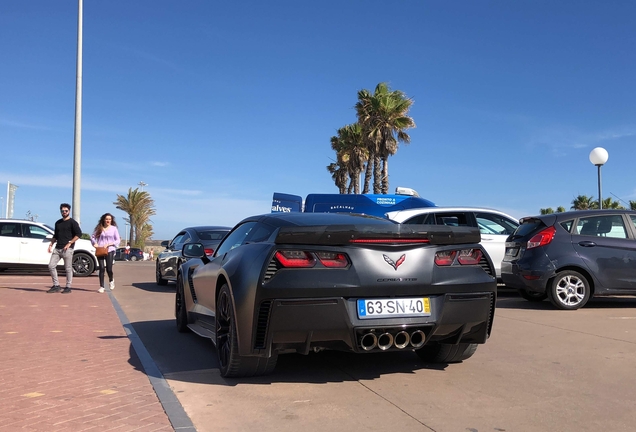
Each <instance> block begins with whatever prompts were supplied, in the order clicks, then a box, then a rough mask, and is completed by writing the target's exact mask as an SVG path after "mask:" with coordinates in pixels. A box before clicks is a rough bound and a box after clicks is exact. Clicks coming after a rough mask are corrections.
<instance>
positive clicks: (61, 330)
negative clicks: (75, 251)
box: [0, 274, 174, 432]
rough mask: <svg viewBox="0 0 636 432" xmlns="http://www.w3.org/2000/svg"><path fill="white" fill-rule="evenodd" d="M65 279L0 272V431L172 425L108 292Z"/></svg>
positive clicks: (86, 281)
mask: <svg viewBox="0 0 636 432" xmlns="http://www.w3.org/2000/svg"><path fill="white" fill-rule="evenodd" d="M60 282H61V285H63V282H64V276H63V275H62V280H61V281H60ZM73 285H74V286H73V292H72V293H71V294H60V293H55V294H46V290H47V289H48V288H49V287H50V286H51V279H50V277H48V276H32V275H7V274H5V275H2V274H0V430H2V431H46V432H52V431H68V432H81V431H95V432H98V431H99V432H101V431H115V430H116V431H121V432H128V431H144V432H146V431H173V430H174V429H173V428H172V426H171V424H170V421H169V420H168V417H167V415H166V413H165V412H164V410H163V407H162V405H161V403H160V402H159V400H158V399H157V395H156V394H155V392H154V389H153V387H152V385H151V383H150V381H149V380H148V377H147V376H146V374H145V373H144V372H143V370H142V368H141V364H140V362H139V360H138V358H137V356H136V355H135V353H134V350H133V349H132V346H131V344H130V342H129V339H128V337H127V336H126V332H125V331H124V328H123V327H122V325H121V322H120V321H119V318H118V316H117V313H116V312H115V310H114V308H113V306H112V304H111V301H110V299H109V297H108V294H99V293H97V288H98V280H97V278H96V277H89V278H75V279H74V280H73Z"/></svg>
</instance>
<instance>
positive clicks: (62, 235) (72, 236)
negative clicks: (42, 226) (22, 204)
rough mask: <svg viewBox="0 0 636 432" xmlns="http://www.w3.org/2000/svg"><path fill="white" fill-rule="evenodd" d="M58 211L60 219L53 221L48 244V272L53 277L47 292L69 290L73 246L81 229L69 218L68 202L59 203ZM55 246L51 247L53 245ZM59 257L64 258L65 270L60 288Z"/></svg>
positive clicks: (67, 291)
mask: <svg viewBox="0 0 636 432" xmlns="http://www.w3.org/2000/svg"><path fill="white" fill-rule="evenodd" d="M60 213H62V219H59V220H58V221H57V222H55V233H54V234H53V238H52V239H51V244H49V253H50V254H51V260H50V261H49V272H51V278H52V279H53V286H52V287H51V289H50V290H48V291H47V293H56V292H60V291H62V294H69V293H70V292H71V283H72V282H73V248H74V247H75V242H76V241H77V240H78V239H79V238H80V237H81V236H82V230H81V229H80V226H79V224H78V223H77V221H76V220H74V219H72V218H71V206H70V204H66V203H63V204H60ZM56 242H57V244H56V245H55V248H53V245H54V244H55V243H56ZM60 259H63V260H64V269H65V270H66V287H65V288H64V289H63V290H62V289H61V288H60V283H59V280H58V278H57V263H59V262H60Z"/></svg>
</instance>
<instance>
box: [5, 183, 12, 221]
mask: <svg viewBox="0 0 636 432" xmlns="http://www.w3.org/2000/svg"><path fill="white" fill-rule="evenodd" d="M10 184H11V182H10V181H8V182H7V208H6V210H5V211H4V218H5V219H9V185H10Z"/></svg>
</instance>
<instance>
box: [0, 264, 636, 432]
mask: <svg viewBox="0 0 636 432" xmlns="http://www.w3.org/2000/svg"><path fill="white" fill-rule="evenodd" d="M115 275H116V280H117V289H116V290H115V291H113V292H112V293H111V294H112V295H114V297H115V299H116V301H117V302H118V303H119V304H120V305H121V308H122V310H123V311H124V312H125V314H126V316H127V318H128V320H129V321H130V323H131V324H132V326H133V327H134V329H135V330H136V333H137V335H138V336H139V338H140V339H141V340H142V342H143V343H144V346H145V347H146V349H147V351H148V353H149V354H150V356H151V357H152V359H153V360H154V362H155V363H156V365H157V367H158V369H159V370H160V371H161V374H162V375H163V377H164V378H165V380H166V382H167V383H168V385H169V387H170V389H172V391H173V393H174V395H176V397H177V398H178V400H179V402H180V403H181V405H182V406H183V408H184V410H185V412H186V413H187V415H188V416H189V417H190V419H191V421H192V423H193V424H194V426H195V428H196V430H198V431H200V432H203V431H214V432H218V431H237V430H249V429H255V428H258V430H261V431H277V432H279V431H297V430H304V431H307V432H312V431H323V430H330V431H332V430H335V431H350V430H392V429H400V430H409V431H414V430H417V431H436V432H443V431H449V432H450V431H473V432H474V431H479V432H483V431H523V432H526V431H598V430H608V431H633V430H634V425H635V424H636V411H635V410H634V409H633V407H634V406H635V404H636V385H635V384H636V378H635V377H634V359H636V299H635V298H618V299H595V300H592V301H591V302H590V303H589V304H588V305H587V306H586V307H584V308H583V309H581V310H578V311H560V310H556V309H554V308H553V307H552V306H551V304H550V303H549V302H547V301H545V302H542V303H539V304H536V303H530V302H527V301H525V300H523V299H521V298H520V297H519V296H518V295H517V294H516V293H515V292H514V291H507V290H501V292H500V295H499V299H498V302H497V311H496V317H495V322H494V328H493V333H492V337H491V338H490V340H489V341H488V343H486V344H485V345H483V346H480V347H479V349H478V350H477V353H476V354H475V355H474V356H473V357H472V358H470V359H469V360H467V361H466V362H464V363H461V364H453V365H427V364H423V363H422V362H420V361H418V358H417V356H416V355H414V354H413V353H408V352H402V353H379V354H373V355H354V354H348V353H340V352H328V351H325V352H320V353H315V354H310V355H308V356H301V355H284V356H281V358H280V359H279V364H278V366H277V368H276V370H275V371H274V373H273V374H272V375H270V376H266V377H259V378H254V379H245V380H229V379H223V378H221V377H220V376H219V374H218V370H217V369H216V367H217V364H216V360H215V352H214V348H213V346H212V344H211V343H210V342H209V341H206V340H205V339H202V338H199V337H197V336H195V335H193V334H179V333H177V332H176V330H175V328H174V318H173V307H174V304H173V302H174V285H172V284H170V285H168V286H167V287H158V286H157V285H155V284H154V265H153V263H152V262H140V263H132V262H127V263H117V265H116V266H115ZM2 277H3V276H1V275H0V279H1V278H2ZM43 278H44V279H45V277H43ZM93 278H95V277H93ZM93 278H89V279H93ZM91 282H92V281H91ZM81 283H82V279H76V280H75V282H74V285H77V286H80V284H81ZM92 285H96V284H95V283H93V284H92ZM92 285H91V286H92ZM1 293H2V290H0V294H1ZM42 295H43V296H45V298H44V299H46V295H45V294H42ZM71 295H73V294H71ZM95 296H100V294H97V293H95ZM122 352H124V353H125V355H126V356H127V357H126V359H124V360H125V361H127V362H130V361H131V358H128V357H129V356H131V354H130V353H129V350H124V351H122Z"/></svg>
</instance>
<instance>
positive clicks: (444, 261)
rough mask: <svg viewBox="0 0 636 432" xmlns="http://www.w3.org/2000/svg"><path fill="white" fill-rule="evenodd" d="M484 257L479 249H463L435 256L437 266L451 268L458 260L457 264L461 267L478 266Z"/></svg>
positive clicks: (439, 253) (438, 253)
mask: <svg viewBox="0 0 636 432" xmlns="http://www.w3.org/2000/svg"><path fill="white" fill-rule="evenodd" d="M482 256H483V254H482V252H481V250H479V249H461V250H453V251H443V252H437V253H436V254H435V264H437V265H438V266H442V267H445V266H450V265H453V263H454V262H455V259H456V258H457V263H458V264H460V265H476V264H479V261H481V257H482Z"/></svg>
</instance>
